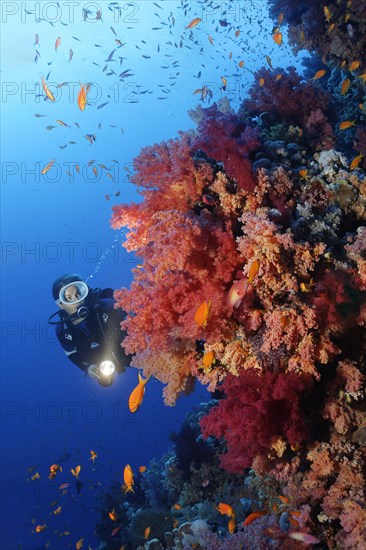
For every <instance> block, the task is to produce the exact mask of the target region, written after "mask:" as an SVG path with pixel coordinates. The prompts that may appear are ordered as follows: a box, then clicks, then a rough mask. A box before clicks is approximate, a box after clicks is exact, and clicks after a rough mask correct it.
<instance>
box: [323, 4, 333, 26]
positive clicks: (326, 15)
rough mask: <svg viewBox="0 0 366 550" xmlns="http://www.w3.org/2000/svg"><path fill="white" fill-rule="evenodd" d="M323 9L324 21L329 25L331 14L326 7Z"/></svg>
mask: <svg viewBox="0 0 366 550" xmlns="http://www.w3.org/2000/svg"><path fill="white" fill-rule="evenodd" d="M323 9H324V15H325V19H326V21H327V23H329V21H330V20H331V18H332V14H331V13H330V10H329V8H328V6H324V8H323Z"/></svg>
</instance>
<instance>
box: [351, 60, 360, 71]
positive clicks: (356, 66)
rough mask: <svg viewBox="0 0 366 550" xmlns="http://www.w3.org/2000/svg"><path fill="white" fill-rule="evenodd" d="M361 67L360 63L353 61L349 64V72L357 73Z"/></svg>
mask: <svg viewBox="0 0 366 550" xmlns="http://www.w3.org/2000/svg"><path fill="white" fill-rule="evenodd" d="M360 65H361V63H360V61H352V63H350V64H349V66H348V70H349V71H351V73H352V72H353V71H357V69H358V67H359V66H360Z"/></svg>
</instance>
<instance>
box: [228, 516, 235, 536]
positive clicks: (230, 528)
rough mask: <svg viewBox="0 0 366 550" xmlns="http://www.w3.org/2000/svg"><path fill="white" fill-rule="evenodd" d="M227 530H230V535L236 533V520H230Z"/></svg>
mask: <svg viewBox="0 0 366 550" xmlns="http://www.w3.org/2000/svg"><path fill="white" fill-rule="evenodd" d="M227 528H228V530H229V533H231V534H232V533H234V531H235V529H236V520H235V518H231V519H230V520H229V523H228V524H227Z"/></svg>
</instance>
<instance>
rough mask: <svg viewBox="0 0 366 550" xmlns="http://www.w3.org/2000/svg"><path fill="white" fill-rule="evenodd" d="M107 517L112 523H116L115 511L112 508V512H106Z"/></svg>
mask: <svg viewBox="0 0 366 550" xmlns="http://www.w3.org/2000/svg"><path fill="white" fill-rule="evenodd" d="M108 515H109V517H110V519H111V520H112V521H117V514H116V510H115V509H114V508H113V510H112V512H108Z"/></svg>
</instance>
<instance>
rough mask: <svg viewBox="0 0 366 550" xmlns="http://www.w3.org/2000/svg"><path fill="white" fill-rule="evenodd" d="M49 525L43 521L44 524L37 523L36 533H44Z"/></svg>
mask: <svg viewBox="0 0 366 550" xmlns="http://www.w3.org/2000/svg"><path fill="white" fill-rule="evenodd" d="M46 527H47V525H46V524H45V523H43V525H36V533H42V531H44V530H45V529H46Z"/></svg>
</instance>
